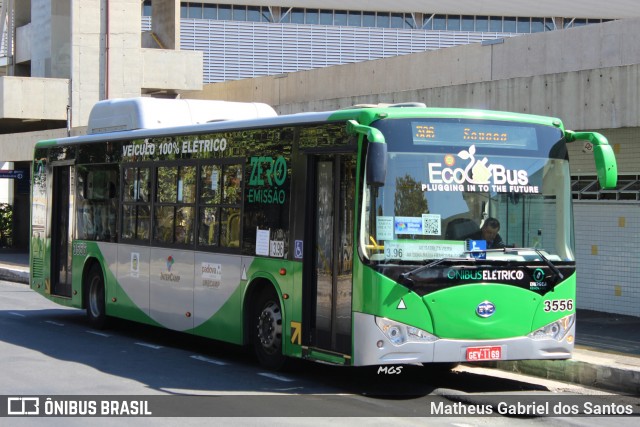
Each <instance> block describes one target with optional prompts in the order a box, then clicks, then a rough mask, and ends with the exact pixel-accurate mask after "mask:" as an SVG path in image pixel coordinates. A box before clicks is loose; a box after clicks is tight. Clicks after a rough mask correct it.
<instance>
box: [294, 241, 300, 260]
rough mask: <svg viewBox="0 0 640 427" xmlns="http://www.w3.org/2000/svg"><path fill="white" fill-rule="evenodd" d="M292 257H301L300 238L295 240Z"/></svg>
mask: <svg viewBox="0 0 640 427" xmlns="http://www.w3.org/2000/svg"><path fill="white" fill-rule="evenodd" d="M295 243H296V244H295V249H294V252H293V257H294V258H295V259H302V240H296V242H295Z"/></svg>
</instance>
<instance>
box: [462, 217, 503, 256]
mask: <svg viewBox="0 0 640 427" xmlns="http://www.w3.org/2000/svg"><path fill="white" fill-rule="evenodd" d="M499 231H500V221H498V220H497V219H495V218H487V219H485V220H484V223H483V224H482V227H481V228H480V230H479V231H477V232H476V233H474V234H472V235H471V236H470V237H469V239H471V240H485V241H486V242H487V249H501V248H504V242H503V241H502V237H501V236H500V233H498V232H499Z"/></svg>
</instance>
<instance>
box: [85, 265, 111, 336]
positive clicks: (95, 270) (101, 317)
mask: <svg viewBox="0 0 640 427" xmlns="http://www.w3.org/2000/svg"><path fill="white" fill-rule="evenodd" d="M85 295H86V308H87V319H88V320H89V323H90V324H91V326H93V327H94V328H96V329H103V328H104V327H105V325H106V323H107V313H106V309H105V296H104V295H105V294H104V276H103V275H102V270H101V269H100V267H99V266H98V265H94V266H93V267H91V269H90V270H89V274H88V275H87V285H86V288H85Z"/></svg>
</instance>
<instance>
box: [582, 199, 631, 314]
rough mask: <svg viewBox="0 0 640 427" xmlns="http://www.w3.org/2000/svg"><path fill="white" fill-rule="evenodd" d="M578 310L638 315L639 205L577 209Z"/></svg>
mask: <svg viewBox="0 0 640 427" xmlns="http://www.w3.org/2000/svg"><path fill="white" fill-rule="evenodd" d="M574 217H575V232H576V258H577V269H578V291H577V293H578V296H577V300H578V301H577V307H578V308H583V309H589V310H597V311H604V312H609V313H618V314H626V315H631V316H640V259H639V258H640V204H622V203H616V202H615V201H611V202H608V201H607V202H604V203H600V202H588V201H587V202H582V201H577V202H576V203H575V204H574Z"/></svg>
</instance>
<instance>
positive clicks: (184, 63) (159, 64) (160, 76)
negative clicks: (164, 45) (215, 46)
mask: <svg viewBox="0 0 640 427" xmlns="http://www.w3.org/2000/svg"><path fill="white" fill-rule="evenodd" d="M140 52H141V54H142V67H143V68H142V69H143V72H142V91H143V92H146V91H148V90H168V91H173V90H201V89H202V84H203V83H202V82H203V80H202V79H203V74H202V66H203V54H202V52H201V51H190V50H171V49H140Z"/></svg>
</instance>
